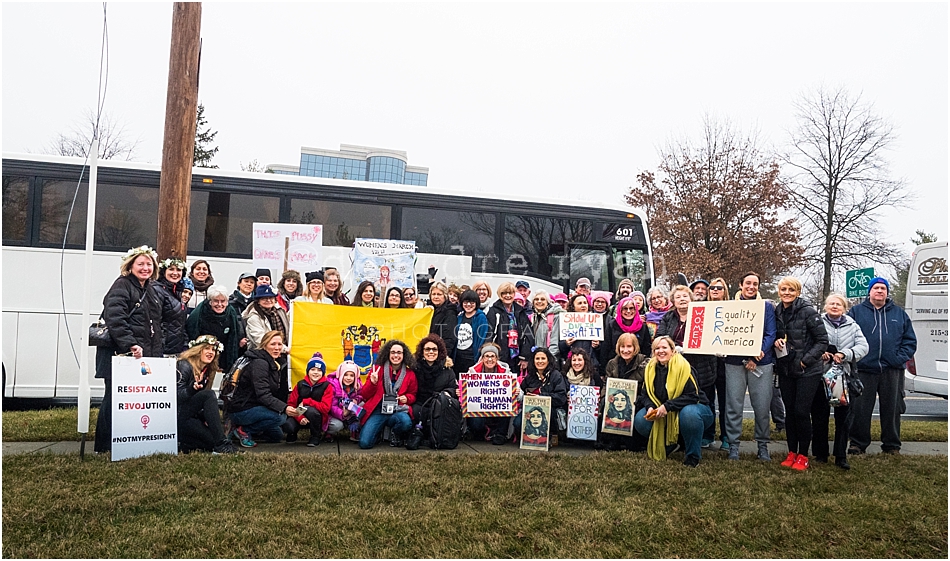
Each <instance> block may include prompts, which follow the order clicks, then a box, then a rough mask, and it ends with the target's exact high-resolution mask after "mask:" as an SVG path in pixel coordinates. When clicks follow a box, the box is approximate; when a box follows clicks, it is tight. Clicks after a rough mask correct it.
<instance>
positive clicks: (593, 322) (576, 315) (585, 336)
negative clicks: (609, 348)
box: [560, 312, 604, 341]
mask: <svg viewBox="0 0 950 561" xmlns="http://www.w3.org/2000/svg"><path fill="white" fill-rule="evenodd" d="M560 325H561V334H560V337H561V340H562V341H565V340H567V339H580V340H583V341H603V340H604V316H603V314H598V313H596V312H562V313H561V314H560Z"/></svg>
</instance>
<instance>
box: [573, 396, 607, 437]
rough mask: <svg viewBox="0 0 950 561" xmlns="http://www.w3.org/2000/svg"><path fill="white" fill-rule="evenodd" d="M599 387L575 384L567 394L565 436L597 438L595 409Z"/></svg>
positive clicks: (597, 404) (598, 397)
mask: <svg viewBox="0 0 950 561" xmlns="http://www.w3.org/2000/svg"><path fill="white" fill-rule="evenodd" d="M599 407H600V388H599V387H597V386H575V385H574V384H571V390H570V391H569V392H568V394H567V436H568V438H574V439H577V440H597V417H598V415H597V409H598V408H599Z"/></svg>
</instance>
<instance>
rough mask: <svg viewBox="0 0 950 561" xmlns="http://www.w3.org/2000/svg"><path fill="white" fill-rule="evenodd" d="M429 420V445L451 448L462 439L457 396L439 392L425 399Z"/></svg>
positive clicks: (459, 407)
mask: <svg viewBox="0 0 950 561" xmlns="http://www.w3.org/2000/svg"><path fill="white" fill-rule="evenodd" d="M424 408H425V409H426V411H427V413H428V420H429V447H431V448H434V449H436V450H452V449H454V448H455V447H456V446H458V445H459V441H460V440H462V424H463V423H464V422H465V419H464V418H463V417H462V406H461V405H460V404H459V400H458V398H457V397H455V396H452V395H449V394H448V393H446V392H439V393H437V394H435V395H434V396H432V397H431V398H429V400H428V401H426V403H425V406H424Z"/></svg>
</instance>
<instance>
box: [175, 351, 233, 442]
mask: <svg viewBox="0 0 950 561" xmlns="http://www.w3.org/2000/svg"><path fill="white" fill-rule="evenodd" d="M223 350H224V345H222V344H221V343H220V342H218V340H217V339H215V338H214V337H213V336H211V335H202V336H201V337H198V338H197V339H195V340H194V341H191V342H190V343H188V349H187V350H186V351H184V352H183V353H181V355H179V356H178V364H177V365H176V370H177V371H178V445H179V447H180V448H181V451H182V452H184V453H187V452H191V451H192V450H204V451H206V452H217V453H219V454H234V453H235V452H237V450H235V449H234V446H231V441H230V440H229V439H228V438H227V437H226V436H225V435H224V428H223V427H222V426H221V414H220V413H219V412H218V397H217V396H216V395H215V394H214V390H212V389H211V387H210V386H211V384H212V383H213V382H214V374H215V373H216V372H217V371H218V355H220V354H221V352H222V351H223Z"/></svg>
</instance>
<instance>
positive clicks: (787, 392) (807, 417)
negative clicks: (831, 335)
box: [774, 277, 828, 471]
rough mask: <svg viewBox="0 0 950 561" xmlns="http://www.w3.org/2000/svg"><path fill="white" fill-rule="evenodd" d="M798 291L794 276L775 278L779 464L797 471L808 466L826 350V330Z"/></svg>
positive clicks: (799, 287)
mask: <svg viewBox="0 0 950 561" xmlns="http://www.w3.org/2000/svg"><path fill="white" fill-rule="evenodd" d="M801 293H802V283H801V281H799V280H798V279H796V278H795V277H785V278H783V279H782V280H780V281H779V283H778V295H779V298H780V299H781V301H782V305H781V306H780V307H779V309H778V311H777V312H776V315H775V343H774V344H775V348H776V349H778V350H779V351H785V353H787V354H785V356H783V357H782V358H780V359H778V360H777V361H776V362H775V370H776V372H777V373H778V383H779V387H780V388H781V390H782V399H783V400H784V401H785V411H786V412H787V414H788V417H786V420H785V434H786V437H787V440H788V458H786V459H785V461H783V462H782V465H783V466H786V467H791V468H793V469H796V470H799V471H803V470H805V469H807V468H808V446H809V445H810V444H811V438H812V425H811V409H812V403H813V402H814V400H815V396H816V395H817V394H818V392H819V390H820V391H821V392H822V393H824V388H822V382H821V375H822V374H823V373H824V368H822V366H823V364H822V360H821V357H822V355H823V354H824V353H825V351H826V350H827V349H828V332H827V331H825V326H824V325H823V323H822V321H821V317H820V316H819V315H818V311H817V310H816V309H815V308H813V307H811V306H810V305H808V304H806V303H805V301H804V300H802V299H801V298H799V296H800V295H801ZM789 417H790V418H789ZM825 442H827V440H826V441H825ZM826 446H827V444H826ZM825 461H827V457H826V458H825Z"/></svg>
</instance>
